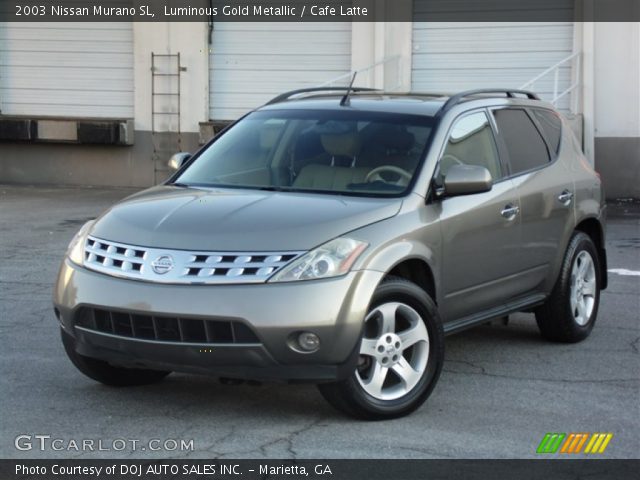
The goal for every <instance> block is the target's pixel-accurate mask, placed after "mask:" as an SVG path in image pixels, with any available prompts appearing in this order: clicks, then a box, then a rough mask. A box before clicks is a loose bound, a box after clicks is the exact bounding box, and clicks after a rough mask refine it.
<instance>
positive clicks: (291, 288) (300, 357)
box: [54, 260, 383, 381]
mask: <svg viewBox="0 0 640 480" xmlns="http://www.w3.org/2000/svg"><path fill="white" fill-rule="evenodd" d="M382 276H383V274H382V273H380V272H375V271H369V270H363V271H357V272H350V273H349V274H348V275H346V276H344V277H340V278H334V279H327V280H316V281H307V282H293V283H274V284H269V283H266V284H253V285H248V284H244V285H166V284H154V283H147V282H140V281H135V280H126V279H121V278H116V277H111V276H108V275H104V274H101V273H96V272H92V271H89V270H87V269H84V268H82V267H79V266H77V265H75V264H72V263H71V262H69V261H68V260H65V261H64V262H63V263H62V266H61V268H60V271H59V274H58V279H57V282H56V286H55V289H54V306H55V308H56V310H57V315H58V318H59V320H60V323H61V326H62V328H63V330H64V331H65V332H66V334H68V335H70V336H71V337H73V339H74V341H75V348H76V351H77V352H78V353H80V354H82V355H85V356H89V357H93V358H98V359H101V360H105V361H108V362H110V363H112V364H114V365H119V366H126V367H141V368H152V369H159V370H171V371H179V372H192V373H205V374H210V375H215V376H221V377H233V378H244V379H256V380H297V381H331V380H338V379H342V378H345V377H347V376H348V375H350V374H351V373H352V372H353V369H354V368H355V362H356V361H357V352H358V346H359V345H358V344H359V338H360V332H361V328H362V322H363V319H364V317H365V314H366V311H367V308H368V305H369V301H370V299H371V297H372V295H373V292H374V291H375V288H376V287H377V285H378V283H379V282H380V280H381V279H382ZM83 307H87V308H97V309H108V310H112V311H120V312H127V313H131V314H140V315H165V316H166V315H170V316H175V317H180V318H187V319H207V320H214V321H218V320H219V321H232V322H240V323H243V324H245V325H246V326H248V327H249V328H251V329H252V330H253V332H254V333H255V334H256V336H257V337H258V340H259V341H258V342H257V343H252V344H216V343H213V344H207V343H185V342H175V341H157V340H143V339H137V338H130V337H126V336H121V335H115V334H109V333H105V332H99V331H95V330H91V329H87V328H83V327H78V325H77V321H78V312H79V311H80V309H81V308H83ZM300 331H311V332H313V333H315V334H316V335H318V336H319V337H320V349H319V350H318V351H316V352H314V353H300V352H296V351H295V350H293V349H292V348H290V347H289V343H290V342H289V341H288V340H289V339H290V337H291V335H292V334H295V332H300Z"/></svg>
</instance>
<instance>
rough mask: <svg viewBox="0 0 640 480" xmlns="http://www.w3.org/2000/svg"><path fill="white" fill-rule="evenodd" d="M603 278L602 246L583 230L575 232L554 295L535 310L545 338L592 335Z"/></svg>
mask: <svg viewBox="0 0 640 480" xmlns="http://www.w3.org/2000/svg"><path fill="white" fill-rule="evenodd" d="M601 278H602V276H601V266H600V260H599V257H598V250H597V249H596V246H595V245H594V243H593V240H591V238H590V237H589V236H588V235H586V234H584V233H582V232H575V233H574V234H573V236H572V237H571V240H570V241H569V246H568V247H567V251H566V253H565V256H564V259H563V261H562V266H561V269H560V274H559V276H558V280H557V281H556V284H555V286H554V288H553V290H552V292H551V295H550V296H549V298H548V299H547V301H546V302H545V303H544V305H542V306H541V307H539V308H538V309H536V312H535V313H536V321H537V323H538V327H539V328H540V333H541V334H542V336H543V337H544V338H546V339H548V340H551V341H554V342H565V343H575V342H580V341H582V340H584V339H585V338H587V337H588V336H589V334H590V333H591V330H593V326H594V325H595V323H596V317H597V316H598V306H599V304H600V286H601Z"/></svg>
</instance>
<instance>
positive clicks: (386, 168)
mask: <svg viewBox="0 0 640 480" xmlns="http://www.w3.org/2000/svg"><path fill="white" fill-rule="evenodd" d="M382 172H391V173H395V174H397V175H400V178H399V179H398V180H397V181H395V182H390V181H388V180H385V179H384V178H382V175H380V174H381V173H382ZM364 181H365V182H367V183H369V182H378V181H380V182H385V183H390V184H392V185H398V186H401V187H404V186H407V185H409V182H410V181H411V174H410V173H409V172H407V171H406V170H403V169H402V168H400V167H395V166H393V165H382V166H381V167H377V168H374V169H373V170H371V171H370V172H369V173H368V174H367V176H366V178H365V179H364Z"/></svg>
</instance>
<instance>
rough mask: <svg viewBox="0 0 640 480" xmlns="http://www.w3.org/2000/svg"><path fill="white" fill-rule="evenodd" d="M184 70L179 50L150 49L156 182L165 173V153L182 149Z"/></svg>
mask: <svg viewBox="0 0 640 480" xmlns="http://www.w3.org/2000/svg"><path fill="white" fill-rule="evenodd" d="M185 70H186V68H185V67H183V66H182V65H181V64H180V53H179V52H178V53H153V52H151V139H152V145H153V154H152V159H153V163H154V176H155V182H156V183H158V182H160V181H162V180H164V179H165V178H166V177H167V176H168V175H169V173H170V172H169V168H168V166H167V161H168V160H169V157H170V156H171V155H173V154H174V153H176V152H180V151H182V133H181V130H180V74H181V72H183V71H185Z"/></svg>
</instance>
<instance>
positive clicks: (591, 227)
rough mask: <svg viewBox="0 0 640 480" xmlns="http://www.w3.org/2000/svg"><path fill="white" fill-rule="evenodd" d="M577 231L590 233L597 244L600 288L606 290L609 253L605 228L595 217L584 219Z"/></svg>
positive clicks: (577, 226) (578, 225)
mask: <svg viewBox="0 0 640 480" xmlns="http://www.w3.org/2000/svg"><path fill="white" fill-rule="evenodd" d="M575 231H577V232H582V233H584V234H586V235H588V236H589V237H590V238H591V240H592V241H593V243H594V244H595V246H596V250H597V251H598V257H599V260H600V267H601V269H600V270H601V271H600V284H601V286H600V289H601V290H604V289H605V288H607V284H608V274H607V253H606V249H605V237H604V228H603V226H602V223H601V222H600V220H598V219H597V218H595V217H588V218H585V219H582V220H581V221H580V222H579V223H578V224H577V225H576V228H575Z"/></svg>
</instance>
